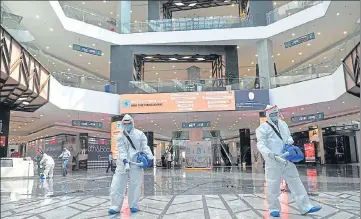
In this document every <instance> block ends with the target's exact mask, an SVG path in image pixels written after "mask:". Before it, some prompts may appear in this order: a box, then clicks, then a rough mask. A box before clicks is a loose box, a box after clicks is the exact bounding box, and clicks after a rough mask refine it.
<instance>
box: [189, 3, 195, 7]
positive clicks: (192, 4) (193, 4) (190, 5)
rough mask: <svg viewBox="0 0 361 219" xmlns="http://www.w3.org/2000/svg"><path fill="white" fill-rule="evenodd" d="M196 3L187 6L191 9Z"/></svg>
mask: <svg viewBox="0 0 361 219" xmlns="http://www.w3.org/2000/svg"><path fill="white" fill-rule="evenodd" d="M196 4H197V3H191V4H189V5H188V6H189V7H193V6H195V5H196Z"/></svg>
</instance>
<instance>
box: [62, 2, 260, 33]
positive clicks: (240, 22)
mask: <svg viewBox="0 0 361 219" xmlns="http://www.w3.org/2000/svg"><path fill="white" fill-rule="evenodd" d="M62 8H63V11H64V13H65V15H66V16H67V17H69V18H73V19H76V20H79V21H83V22H85V23H88V24H92V25H95V26H98V27H101V28H104V29H107V30H109V31H114V32H118V33H123V34H127V33H128V34H129V33H144V32H168V31H186V30H204V29H224V28H236V27H252V26H253V22H252V17H251V16H247V17H232V16H215V17H198V18H176V19H162V20H149V21H144V22H134V23H127V24H125V23H119V22H117V21H116V20H115V19H113V18H109V17H105V16H102V15H99V14H96V13H94V12H91V11H88V10H85V9H82V8H77V7H74V6H70V5H62Z"/></svg>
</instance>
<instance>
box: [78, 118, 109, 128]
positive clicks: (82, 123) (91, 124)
mask: <svg viewBox="0 0 361 219" xmlns="http://www.w3.org/2000/svg"><path fill="white" fill-rule="evenodd" d="M71 125H72V126H80V127H88V128H99V129H101V128H103V123H102V122H91V121H81V120H73V121H72V122H71Z"/></svg>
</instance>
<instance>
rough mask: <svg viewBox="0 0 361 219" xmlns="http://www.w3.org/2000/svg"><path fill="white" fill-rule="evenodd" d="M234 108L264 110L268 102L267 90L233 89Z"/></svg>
mask: <svg viewBox="0 0 361 219" xmlns="http://www.w3.org/2000/svg"><path fill="white" fill-rule="evenodd" d="M235 99H236V100H235V104H236V110H240V111H246V110H264V109H265V108H266V106H267V105H268V104H269V91H268V90H237V91H235Z"/></svg>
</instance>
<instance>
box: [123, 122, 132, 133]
mask: <svg viewBox="0 0 361 219" xmlns="http://www.w3.org/2000/svg"><path fill="white" fill-rule="evenodd" d="M122 125H123V129H124V130H125V131H126V132H128V133H129V132H131V131H132V130H133V128H134V125H133V121H131V120H124V121H123V122H122Z"/></svg>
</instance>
